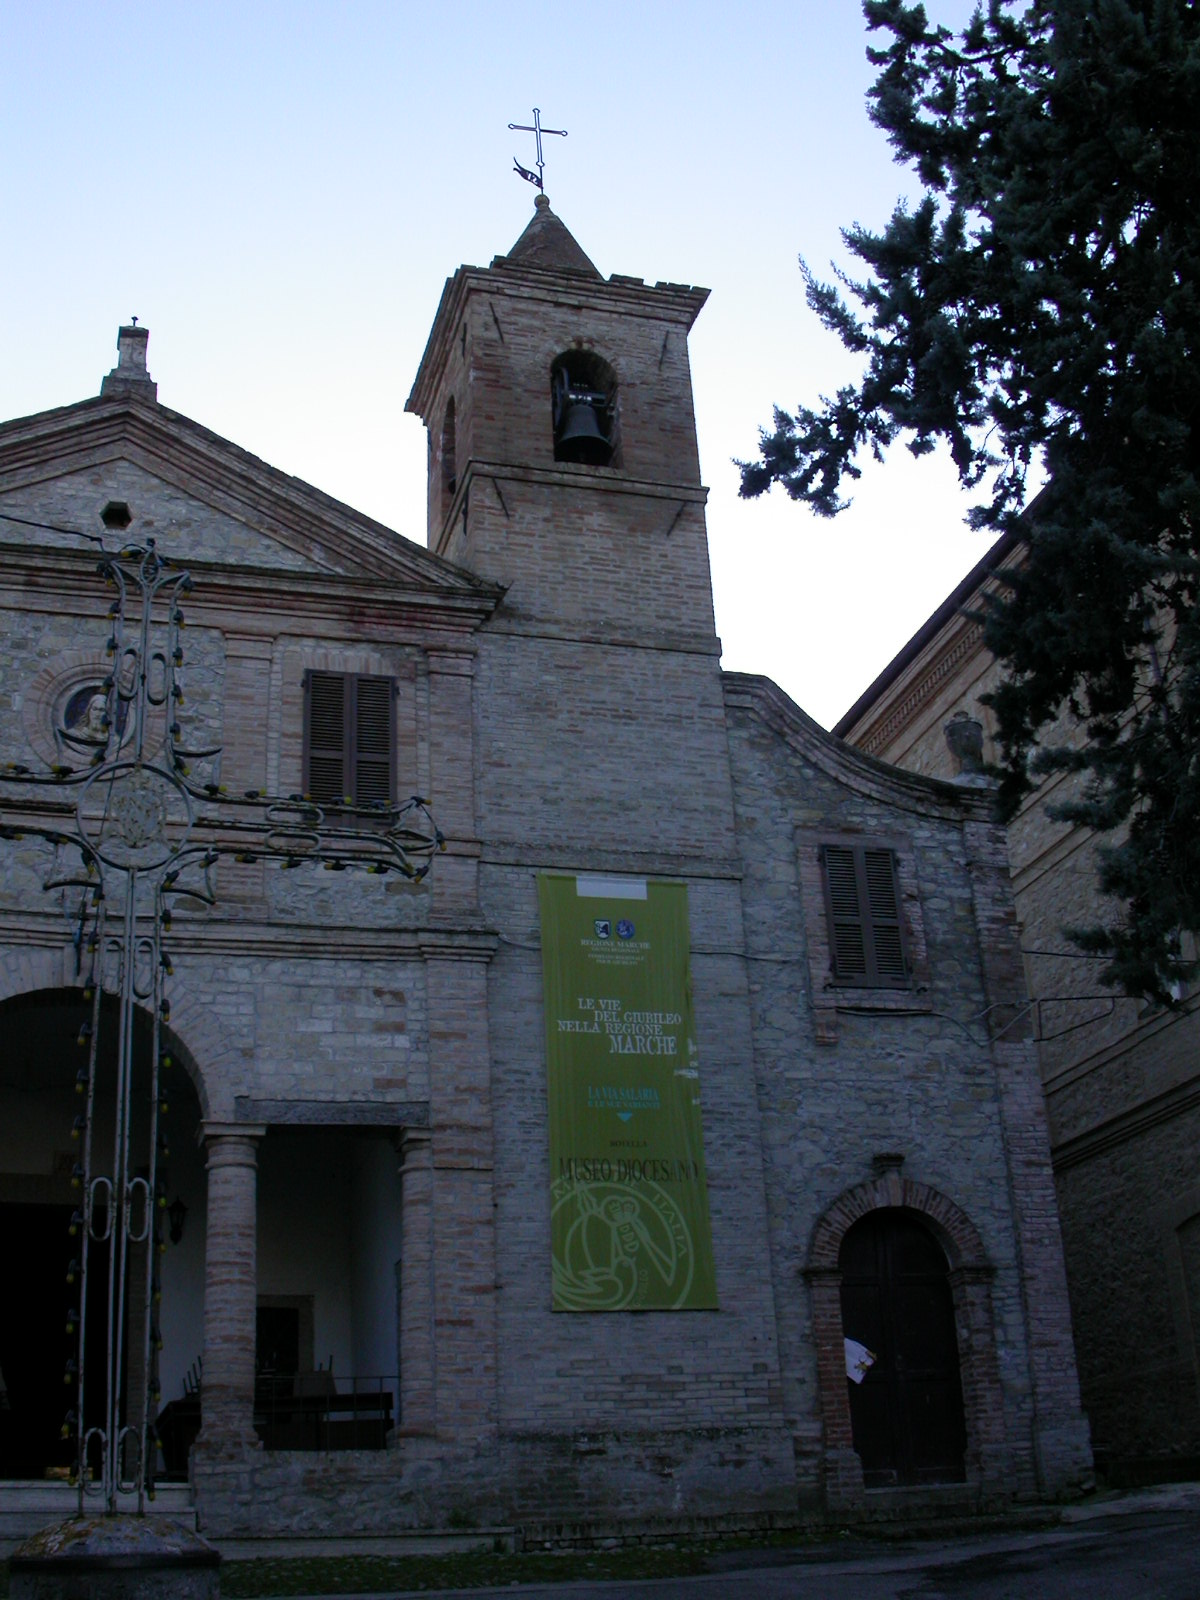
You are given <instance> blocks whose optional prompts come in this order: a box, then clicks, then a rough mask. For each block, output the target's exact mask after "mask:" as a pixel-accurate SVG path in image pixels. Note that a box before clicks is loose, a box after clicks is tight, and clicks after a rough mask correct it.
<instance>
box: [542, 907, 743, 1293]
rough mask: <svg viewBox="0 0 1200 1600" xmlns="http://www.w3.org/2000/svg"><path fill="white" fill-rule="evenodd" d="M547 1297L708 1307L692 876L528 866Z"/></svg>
mask: <svg viewBox="0 0 1200 1600" xmlns="http://www.w3.org/2000/svg"><path fill="white" fill-rule="evenodd" d="M538 900H539V903H540V906H541V918H542V974H543V979H544V984H545V994H546V1061H547V1067H548V1071H549V1101H550V1206H551V1211H550V1238H551V1249H552V1253H553V1285H554V1309H555V1310H556V1311H650V1310H672V1311H677V1310H697V1309H702V1308H703V1309H710V1308H715V1306H716V1304H717V1287H716V1274H715V1273H714V1271H713V1258H712V1231H711V1228H710V1226H709V1218H708V1187H707V1182H706V1178H705V1172H704V1144H703V1138H702V1134H701V1125H700V1074H699V1070H698V1063H697V1053H696V1042H695V1028H694V1026H693V1023H692V994H691V977H690V974H689V971H688V908H687V888H686V886H685V885H684V884H679V883H648V882H647V881H646V880H645V879H643V878H609V877H583V876H581V877H560V876H557V875H543V876H541V877H539V879H538Z"/></svg>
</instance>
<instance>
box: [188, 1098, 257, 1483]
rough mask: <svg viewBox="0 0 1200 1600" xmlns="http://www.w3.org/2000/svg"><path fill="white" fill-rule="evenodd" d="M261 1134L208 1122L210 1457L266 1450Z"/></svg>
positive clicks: (206, 1422)
mask: <svg viewBox="0 0 1200 1600" xmlns="http://www.w3.org/2000/svg"><path fill="white" fill-rule="evenodd" d="M265 1132H266V1129H265V1128H264V1127H251V1126H246V1125H243V1124H231V1123H206V1124H205V1126H204V1139H205V1144H206V1146H207V1151H208V1245H207V1250H206V1254H205V1277H204V1367H203V1379H202V1384H201V1392H200V1403H201V1412H202V1417H203V1426H202V1428H201V1431H200V1436H199V1438H198V1439H197V1441H196V1449H197V1451H199V1452H200V1453H201V1454H205V1455H214V1454H219V1455H230V1454H235V1455H236V1454H242V1453H244V1452H246V1451H248V1450H257V1449H259V1448H261V1446H260V1444H259V1440H258V1435H257V1434H256V1433H255V1432H254V1340H255V1312H256V1308H257V1300H258V1268H257V1249H256V1245H257V1237H256V1236H257V1226H258V1217H257V1172H258V1141H259V1139H260V1138H261V1137H262V1136H263V1134H264V1133H265Z"/></svg>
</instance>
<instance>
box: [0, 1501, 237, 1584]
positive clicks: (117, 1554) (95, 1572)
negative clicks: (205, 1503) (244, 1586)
mask: <svg viewBox="0 0 1200 1600" xmlns="http://www.w3.org/2000/svg"><path fill="white" fill-rule="evenodd" d="M220 1563H221V1557H220V1554H219V1553H218V1552H217V1551H216V1550H214V1549H213V1547H212V1546H211V1545H210V1544H207V1543H206V1542H205V1541H204V1540H203V1539H202V1538H201V1537H200V1535H199V1534H198V1533H193V1532H192V1530H191V1529H190V1528H185V1527H184V1526H183V1524H182V1523H179V1522H171V1521H169V1520H168V1519H166V1518H164V1517H139V1516H131V1515H128V1514H118V1515H116V1516H112V1517H109V1516H100V1517H71V1518H70V1519H69V1520H68V1521H67V1522H57V1523H55V1524H54V1525H53V1526H52V1527H49V1528H43V1529H42V1531H41V1532H40V1533H35V1534H34V1536H33V1537H32V1539H26V1541H25V1543H24V1544H22V1545H20V1546H19V1547H18V1548H17V1550H16V1552H15V1553H14V1554H13V1556H12V1557H11V1559H10V1561H9V1580H8V1592H9V1595H10V1596H11V1597H12V1600H71V1597H72V1596H74V1595H80V1594H86V1595H87V1596H88V1600H218V1596H219V1595H220Z"/></svg>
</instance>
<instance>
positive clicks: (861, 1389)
mask: <svg viewBox="0 0 1200 1600" xmlns="http://www.w3.org/2000/svg"><path fill="white" fill-rule="evenodd" d="M838 1265H839V1267H840V1269H841V1274H842V1283H841V1301H842V1327H843V1329H844V1331H845V1334H846V1337H847V1338H848V1339H853V1340H855V1341H856V1342H857V1343H859V1344H861V1345H864V1346H865V1347H866V1348H867V1349H869V1350H870V1351H871V1353H872V1354H873V1355H874V1357H875V1360H874V1363H873V1365H871V1366H870V1367H869V1368H868V1369H867V1370H866V1371H865V1372H864V1373H863V1374H862V1376H861V1380H860V1381H858V1382H854V1383H851V1385H850V1388H849V1391H848V1396H849V1401H850V1424H851V1432H852V1436H853V1441H854V1450H855V1454H856V1455H857V1456H858V1458H859V1460H860V1461H861V1462H862V1469H863V1481H864V1483H865V1485H866V1487H867V1488H887V1487H891V1486H901V1485H917V1484H929V1483H961V1482H962V1481H963V1479H964V1476H965V1474H964V1468H963V1453H964V1450H965V1447H966V1436H965V1433H964V1429H963V1405H962V1379H961V1375H960V1372H959V1360H958V1341H957V1338H956V1336H955V1330H954V1301H953V1298H952V1295H951V1292H950V1273H949V1264H948V1263H947V1261H946V1256H945V1253H944V1252H943V1250H942V1248H941V1246H940V1245H939V1243H938V1241H937V1240H936V1239H935V1238H934V1236H933V1234H932V1233H931V1232H930V1231H929V1229H928V1228H926V1227H925V1226H924V1225H923V1223H922V1222H921V1221H920V1219H919V1217H918V1215H917V1214H916V1213H913V1212H910V1211H906V1210H905V1209H904V1208H903V1207H900V1206H888V1207H885V1208H883V1209H880V1210H877V1211H872V1212H869V1213H868V1214H867V1215H866V1216H865V1217H860V1218H859V1220H858V1221H857V1222H856V1223H855V1224H854V1226H853V1227H852V1228H851V1229H850V1230H849V1231H848V1232H847V1234H846V1237H845V1238H844V1239H843V1240H842V1246H841V1250H840V1251H839V1253H838Z"/></svg>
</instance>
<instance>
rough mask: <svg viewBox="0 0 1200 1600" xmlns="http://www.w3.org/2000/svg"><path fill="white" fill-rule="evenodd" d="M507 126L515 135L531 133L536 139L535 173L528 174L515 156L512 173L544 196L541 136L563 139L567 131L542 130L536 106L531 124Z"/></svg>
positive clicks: (510, 124)
mask: <svg viewBox="0 0 1200 1600" xmlns="http://www.w3.org/2000/svg"><path fill="white" fill-rule="evenodd" d="M508 126H509V127H510V128H511V129H512V130H513V131H514V132H516V133H532V134H533V135H534V137H535V138H536V139H537V160H536V161H535V162H534V166H535V167H536V168H537V171H536V172H530V170H529V168H528V167H523V166H522V165H521V163H520V162H519V161H518V160H517V158H516V156H514V157H513V171H514V172H515V173H516V174H517V176H518V177H521V178H524V179H525V181H526V183H532V184H535V185H536V186H537V188H538V189H539V190H540V191H541V192H542V194H545V192H546V185H545V184H544V183H543V182H542V178H543V176H544V169H545V166H546V163H545V162H544V161H543V160H542V135H543V134H544V133H554V134H557V135H558V136H559V138H561V139H565V138H566V137H567V130H566V129H565V128H543V127H542V113H541V112H540V111H539V109H538V108H537V106H534V108H533V121H532V122H510V123H509V125H508Z"/></svg>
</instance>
